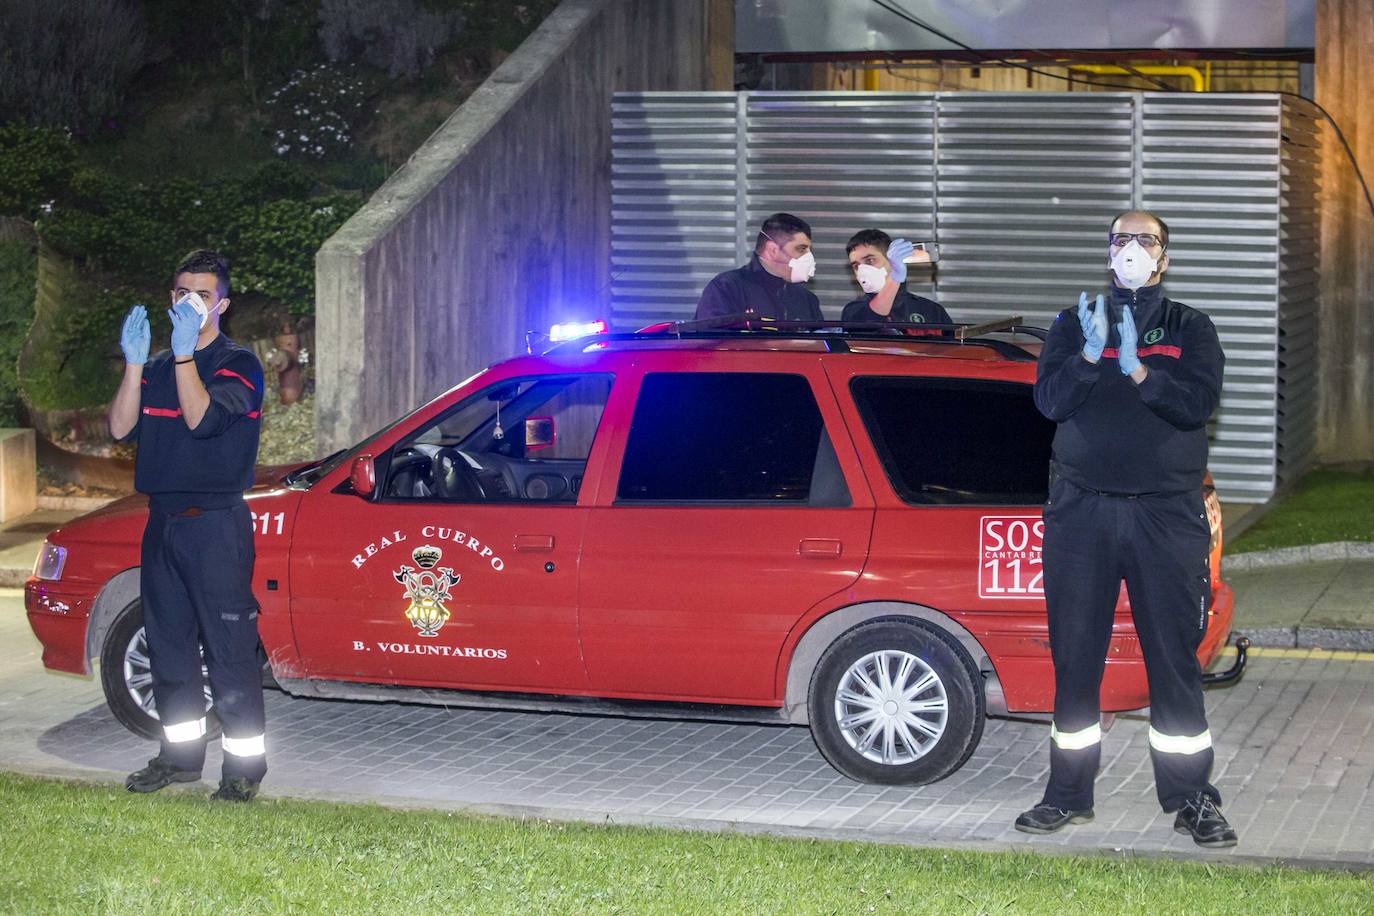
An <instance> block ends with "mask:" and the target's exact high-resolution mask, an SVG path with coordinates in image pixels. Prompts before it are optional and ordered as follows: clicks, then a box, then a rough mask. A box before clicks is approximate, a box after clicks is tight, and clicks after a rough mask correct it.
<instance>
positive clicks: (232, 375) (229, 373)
mask: <svg viewBox="0 0 1374 916" xmlns="http://www.w3.org/2000/svg"><path fill="white" fill-rule="evenodd" d="M215 375H227V376H229V377H230V378H236V379H238V380H239V381H240V382H243V383H244V384H245V385H247V386H248V390H249V391H257V390H258V389H256V388H254V387H253V383H252V382H250V381H248V379H246V378H244V377H243V376H241V375H239V374H238V373H237V372H234V371H233V370H231V369H220V370H219V371H217V372H216V373H215Z"/></svg>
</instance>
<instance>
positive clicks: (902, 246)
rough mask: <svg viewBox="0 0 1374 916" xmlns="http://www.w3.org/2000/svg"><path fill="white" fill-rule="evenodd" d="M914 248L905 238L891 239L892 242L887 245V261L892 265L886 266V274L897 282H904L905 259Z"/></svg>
mask: <svg viewBox="0 0 1374 916" xmlns="http://www.w3.org/2000/svg"><path fill="white" fill-rule="evenodd" d="M915 250H916V246H915V245H912V244H911V243H910V242H908V241H907V240H906V239H893V240H892V244H891V245H888V246H887V262H888V263H889V264H890V265H892V266H891V267H889V268H888V273H887V275H888V276H889V277H891V278H892V279H893V280H895V281H896V282H898V283H905V282H906V259H907V258H909V257H911V253H912V252H913V251H915Z"/></svg>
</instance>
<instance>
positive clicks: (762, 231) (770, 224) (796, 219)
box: [754, 213, 811, 254]
mask: <svg viewBox="0 0 1374 916" xmlns="http://www.w3.org/2000/svg"><path fill="white" fill-rule="evenodd" d="M798 232H805V233H806V234H807V235H808V236H809V235H811V224H810V223H808V222H807V221H806V220H804V219H802V218H801V217H800V216H793V215H792V214H791V213H774V214H773V215H772V216H770V217H768V219H766V220H764V221H763V225H762V226H760V227H759V237H758V238H757V239H755V240H754V252H755V253H756V254H757V253H758V252H760V251H762V250H763V246H764V243H766V242H774V243H776V244H777V245H778V247H782V246H783V245H785V244H786V243H787V241H789V240H791V238H792V236H794V235H796V234H797V233H798ZM779 236H786V239H784V241H782V242H779V241H778V237H779Z"/></svg>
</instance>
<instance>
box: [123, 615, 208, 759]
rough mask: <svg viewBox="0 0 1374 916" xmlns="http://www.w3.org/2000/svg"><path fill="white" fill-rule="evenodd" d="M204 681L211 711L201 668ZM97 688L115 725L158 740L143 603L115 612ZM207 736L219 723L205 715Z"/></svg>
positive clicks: (160, 731)
mask: <svg viewBox="0 0 1374 916" xmlns="http://www.w3.org/2000/svg"><path fill="white" fill-rule="evenodd" d="M201 677H202V678H204V681H205V709H206V711H207V712H211V711H212V707H213V705H214V701H213V699H212V698H211V696H210V680H209V673H208V672H207V671H206V670H205V666H204V665H203V664H202V666H201ZM100 686H101V687H102V688H104V690H105V702H106V703H108V704H109V707H110V712H112V713H114V717H115V718H116V719H118V720H119V723H120V724H121V725H123V726H124V727H125V728H127V729H128V730H129V731H131V732H133V733H134V734H136V735H140V736H142V737H144V738H161V737H162V723H161V722H160V721H159V720H158V715H157V703H156V701H155V700H154V699H153V673H152V666H151V663H150V661H149V656H148V637H147V636H146V635H145V633H144V630H143V602H142V601H139V600H135V601H134V602H133V603H132V604H130V605H129V606H128V607H126V608H125V609H124V610H122V611H120V612H119V615H118V616H116V617H115V619H114V622H113V623H112V624H110V629H109V630H108V631H107V632H106V634H105V645H104V646H102V647H101V650H100ZM206 725H207V727H208V729H209V732H210V734H211V736H213V735H215V734H217V733H218V728H219V720H218V719H216V718H215V717H214V716H213V715H210V716H208V721H207V722H206Z"/></svg>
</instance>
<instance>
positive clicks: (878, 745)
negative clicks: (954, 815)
mask: <svg viewBox="0 0 1374 916" xmlns="http://www.w3.org/2000/svg"><path fill="white" fill-rule="evenodd" d="M981 684H982V678H981V677H980V676H979V674H978V669H977V667H976V666H975V665H974V663H973V660H972V659H971V658H969V655H968V652H966V651H965V650H964V648H963V646H961V645H959V643H958V641H957V640H955V639H954V638H953V637H952V636H950V635H949V634H947V633H945V632H943V631H942V630H939V629H936V628H935V627H932V626H929V625H927V624H924V623H921V622H920V621H913V620H907V619H902V618H884V619H881V620H875V621H871V622H869V623H865V624H862V625H860V626H857V627H855V628H854V629H852V630H850V631H848V632H847V633H845V634H844V635H843V636H841V637H840V638H839V639H837V640H835V642H834V643H832V644H831V646H830V648H828V649H827V650H826V651H825V654H824V655H822V656H821V660H820V663H819V664H818V665H817V666H816V670H815V673H814V674H813V675H812V678H811V690H810V695H809V697H808V711H809V715H810V720H811V735H812V737H813V738H814V739H815V742H816V747H817V748H818V749H819V750H820V752H821V754H822V755H823V756H824V757H825V759H826V760H828V761H829V762H830V764H831V766H833V767H835V769H837V770H839V771H840V772H841V773H843V774H844V775H845V776H848V777H849V778H850V779H854V780H857V781H859V782H869V783H880V784H884V785H923V784H925V783H929V782H935V781H936V780H939V779H943V778H944V777H946V776H948V775H949V774H950V773H953V772H954V771H955V770H957V769H959V767H961V766H962V765H963V764H964V761H966V760H967V759H968V758H969V755H970V754H972V753H973V749H974V748H975V747H977V746H978V741H979V740H980V739H981V738H982V736H983V717H984V715H985V711H986V708H985V705H984V699H983V692H982V689H981Z"/></svg>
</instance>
